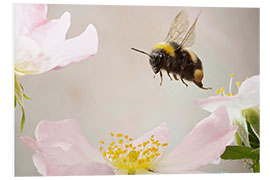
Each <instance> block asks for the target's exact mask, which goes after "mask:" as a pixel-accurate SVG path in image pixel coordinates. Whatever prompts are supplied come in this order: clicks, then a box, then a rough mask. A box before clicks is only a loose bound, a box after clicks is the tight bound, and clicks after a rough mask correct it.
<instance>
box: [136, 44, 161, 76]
mask: <svg viewBox="0 0 270 180" xmlns="http://www.w3.org/2000/svg"><path fill="white" fill-rule="evenodd" d="M131 49H132V50H134V51H137V52H139V53H142V54H145V55H147V56H149V58H150V59H149V62H150V65H151V67H152V69H153V72H154V73H155V74H157V73H158V72H159V71H160V69H161V67H162V65H163V62H164V60H165V58H166V54H165V53H164V52H163V51H162V50H160V49H159V50H152V52H151V54H148V53H146V52H144V51H142V50H139V49H136V48H131Z"/></svg>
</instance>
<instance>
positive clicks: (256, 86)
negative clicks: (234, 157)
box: [194, 74, 260, 146]
mask: <svg viewBox="0 0 270 180" xmlns="http://www.w3.org/2000/svg"><path fill="white" fill-rule="evenodd" d="M231 76H232V77H233V76H234V74H232V75H231ZM236 85H237V86H238V88H239V89H238V93H235V94H233V93H232V90H231V86H232V79H231V81H230V85H229V92H228V93H227V94H226V93H224V88H221V89H220V90H217V94H218V95H215V96H211V97H208V98H204V99H196V100H195V101H194V102H195V104H196V105H198V106H199V107H201V108H202V109H204V110H207V111H209V112H214V111H215V110H216V109H217V108H218V107H220V106H225V107H226V108H227V111H228V114H229V117H230V120H231V122H232V123H234V124H237V125H238V126H239V128H238V134H239V136H240V137H241V139H242V141H243V142H244V144H245V145H247V146H249V141H248V129H247V124H246V119H245V118H244V117H243V116H242V114H241V111H242V110H245V109H248V108H255V109H258V108H259V106H260V76H259V75H255V76H252V77H250V78H248V79H247V80H245V81H244V82H243V83H242V84H240V82H236Z"/></svg>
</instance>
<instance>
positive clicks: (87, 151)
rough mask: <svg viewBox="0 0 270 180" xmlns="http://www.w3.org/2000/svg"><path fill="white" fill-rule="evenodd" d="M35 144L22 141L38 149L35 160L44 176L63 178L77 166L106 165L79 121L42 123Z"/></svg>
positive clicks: (38, 128) (25, 138)
mask: <svg viewBox="0 0 270 180" xmlns="http://www.w3.org/2000/svg"><path fill="white" fill-rule="evenodd" d="M35 136H36V139H37V140H36V141H35V142H34V140H33V139H31V138H29V137H24V138H22V140H23V141H24V142H25V143H26V144H27V145H28V146H30V147H31V148H32V149H34V150H36V154H34V155H33V161H34V164H35V166H36V168H37V169H38V171H39V172H40V173H41V174H42V175H63V173H64V172H66V170H67V169H68V168H70V167H72V166H74V165H76V164H80V163H90V162H93V161H98V162H104V159H103V158H102V156H101V155H100V153H99V152H98V151H97V150H96V149H95V148H93V147H92V146H90V144H89V143H88V142H87V140H86V139H85V137H84V136H83V134H82V133H81V131H80V129H79V126H78V124H77V123H76V121H74V120H71V119H66V120H62V121H55V122H50V121H41V122H40V123H39V124H38V125H37V127H36V131H35Z"/></svg>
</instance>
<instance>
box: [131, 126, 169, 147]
mask: <svg viewBox="0 0 270 180" xmlns="http://www.w3.org/2000/svg"><path fill="white" fill-rule="evenodd" d="M170 134H171V131H170V129H169V128H168V127H167V124H166V123H162V124H161V125H160V126H158V127H157V128H155V129H153V130H152V131H149V132H148V133H146V134H145V135H143V136H142V137H140V138H139V139H137V140H135V141H134V142H133V144H134V145H135V146H136V145H138V144H141V143H143V142H145V141H148V140H149V139H150V138H151V136H152V135H154V139H155V140H159V142H160V143H168V140H169V137H170Z"/></svg>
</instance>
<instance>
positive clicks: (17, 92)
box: [14, 74, 24, 106]
mask: <svg viewBox="0 0 270 180" xmlns="http://www.w3.org/2000/svg"><path fill="white" fill-rule="evenodd" d="M14 77H15V80H14V82H15V85H14V88H15V96H16V99H17V101H18V103H19V104H20V106H24V103H23V89H22V87H21V85H20V83H19V82H18V78H17V76H16V74H15V75H14Z"/></svg>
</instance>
